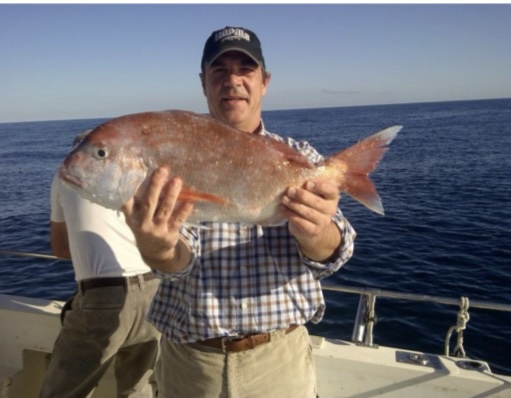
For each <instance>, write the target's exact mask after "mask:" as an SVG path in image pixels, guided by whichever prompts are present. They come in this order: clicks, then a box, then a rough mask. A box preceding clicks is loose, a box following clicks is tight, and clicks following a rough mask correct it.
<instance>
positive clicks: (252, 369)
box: [123, 27, 355, 398]
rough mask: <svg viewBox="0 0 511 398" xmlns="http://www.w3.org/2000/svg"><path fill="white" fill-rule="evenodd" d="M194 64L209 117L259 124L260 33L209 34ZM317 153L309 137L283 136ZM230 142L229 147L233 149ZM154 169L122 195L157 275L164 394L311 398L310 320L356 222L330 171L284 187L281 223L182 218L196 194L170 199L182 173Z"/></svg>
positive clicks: (349, 248)
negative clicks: (140, 188)
mask: <svg viewBox="0 0 511 398" xmlns="http://www.w3.org/2000/svg"><path fill="white" fill-rule="evenodd" d="M201 69H202V73H201V74H200V78H201V83H202V89H203V92H204V95H205V96H206V99H207V102H208V107H209V111H210V114H211V116H212V117H214V118H216V119H219V120H222V121H224V122H226V123H228V124H230V125H231V126H234V127H236V128H238V129H239V130H240V134H262V135H266V136H269V137H271V138H274V139H277V140H283V139H282V138H280V137H279V136H276V135H274V134H271V133H269V132H267V131H266V130H265V129H264V126H263V124H262V121H261V102H262V97H263V96H264V95H265V93H266V90H267V88H268V84H269V82H270V78H271V75H270V73H269V72H268V71H267V70H266V66H265V62H264V58H263V54H262V50H261V46H260V42H259V40H258V38H257V36H256V35H255V34H254V33H253V32H251V31H250V30H248V29H244V28H232V27H226V28H224V29H220V30H218V31H215V32H213V33H212V34H211V36H210V37H209V39H208V40H207V41H206V44H205V47H204V52H203V56H202V63H201ZM286 142H287V143H288V144H289V145H290V146H292V147H294V148H296V149H298V150H299V151H300V152H301V153H303V154H304V155H305V156H307V157H308V159H309V160H311V161H312V162H318V161H320V160H321V159H322V157H321V155H319V153H317V152H316V151H315V150H314V149H313V148H312V147H310V146H309V145H308V144H307V143H305V142H302V143H298V142H296V141H294V140H292V139H287V141H286ZM233 150H235V148H233ZM167 176H168V170H166V169H165V168H160V169H158V170H157V171H156V172H155V174H154V175H153V178H152V180H151V183H150V184H149V187H148V189H147V192H146V196H145V197H144V199H142V200H140V201H139V202H137V203H135V202H134V200H131V201H129V202H128V203H127V204H126V205H125V207H124V209H123V210H124V213H125V215H126V220H127V222H128V224H129V225H130V227H131V228H132V230H133V231H134V234H135V237H136V239H137V244H138V247H139V250H140V252H141V254H142V256H143V258H144V260H145V261H146V262H147V264H149V266H150V267H151V268H153V269H154V270H155V272H156V273H157V274H158V276H159V277H160V278H161V279H162V282H161V285H160V288H159V290H158V293H157V294H156V296H155V299H154V301H153V304H152V306H151V310H150V313H149V319H150V321H151V322H152V323H153V324H154V325H155V326H156V327H157V328H158V329H159V330H160V331H161V332H162V334H163V338H162V342H161V350H162V351H161V358H160V361H159V363H158V364H157V369H156V378H157V382H158V388H159V394H160V395H159V396H160V397H164V398H170V397H194V398H198V397H208V398H209V397H237V398H244V397H293V398H299V397H308V398H310V397H315V396H316V375H315V369H314V363H313V359H312V349H311V346H310V341H309V337H308V334H307V329H306V328H305V327H304V326H303V325H304V324H305V323H306V322H308V321H310V320H311V321H313V322H319V321H320V320H321V318H322V316H323V313H324V307H325V304H324V300H323V295H322V291H321V286H320V283H319V279H321V278H323V277H326V276H328V275H331V274H332V273H333V272H335V271H337V270H338V269H339V268H340V267H341V265H343V264H344V263H345V262H346V261H347V260H348V259H349V258H350V257H351V255H352V252H353V240H354V238H355V232H354V231H353V229H352V228H351V226H350V225H349V223H348V222H347V221H346V220H345V219H344V217H343V216H342V214H341V212H340V210H339V209H338V208H337V205H338V200H339V194H338V190H337V188H336V186H335V185H334V184H333V183H331V182H329V181H308V182H307V183H305V184H304V186H302V187H289V188H288V189H287V191H286V193H285V195H283V197H282V208H281V211H282V212H283V213H284V214H285V216H286V218H287V223H286V224H285V225H279V226H271V227H261V226H257V225H240V224H236V223H209V222H208V223H202V224H204V225H203V227H202V228H196V227H190V226H186V225H184V222H185V221H186V219H187V217H188V216H189V215H190V214H191V212H192V211H193V204H192V203H188V202H177V201H176V199H177V197H178V195H179V192H180V189H181V186H182V181H181V179H179V178H173V179H171V180H170V181H169V182H168V183H166V181H167Z"/></svg>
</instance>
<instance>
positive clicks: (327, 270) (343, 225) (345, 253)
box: [301, 209, 357, 280]
mask: <svg viewBox="0 0 511 398" xmlns="http://www.w3.org/2000/svg"><path fill="white" fill-rule="evenodd" d="M332 221H333V222H334V223H335V225H337V228H339V231H341V234H342V241H341V244H340V245H339V247H338V249H337V251H336V253H334V254H333V255H332V256H331V257H330V258H329V259H328V260H326V261H325V262H318V261H313V260H311V259H309V258H307V257H306V256H305V255H303V254H302V255H301V257H302V261H303V263H304V264H305V265H306V266H307V267H308V268H309V269H310V270H311V272H312V274H313V276H314V278H315V279H318V280H319V279H323V278H326V277H328V276H330V275H332V274H333V273H334V272H336V271H338V270H339V268H341V267H342V266H343V265H344V264H345V263H346V262H347V261H348V260H349V259H350V258H351V256H352V255H353V248H354V241H355V237H356V236H357V234H356V232H355V230H354V229H353V227H352V226H351V224H350V223H349V222H348V220H347V219H346V218H344V216H343V215H342V213H341V211H340V210H339V209H337V213H336V214H335V215H334V217H333V218H332Z"/></svg>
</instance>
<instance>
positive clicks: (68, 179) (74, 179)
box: [59, 168, 84, 188]
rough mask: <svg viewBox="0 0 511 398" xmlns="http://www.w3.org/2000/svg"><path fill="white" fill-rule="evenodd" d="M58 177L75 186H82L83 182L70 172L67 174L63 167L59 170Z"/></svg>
mask: <svg viewBox="0 0 511 398" xmlns="http://www.w3.org/2000/svg"><path fill="white" fill-rule="evenodd" d="M59 178H60V179H61V180H63V181H65V182H67V183H68V184H71V185H74V186H75V187H79V188H83V186H84V184H83V182H82V181H81V180H80V179H79V178H77V177H75V176H74V175H72V174H69V173H68V172H67V171H66V170H65V169H64V168H61V169H60V170H59Z"/></svg>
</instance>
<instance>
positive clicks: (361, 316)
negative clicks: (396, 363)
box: [0, 249, 511, 357]
mask: <svg viewBox="0 0 511 398" xmlns="http://www.w3.org/2000/svg"><path fill="white" fill-rule="evenodd" d="M0 254H4V255H10V256H24V257H34V258H43V259H49V260H65V261H69V260H68V259H63V258H59V257H56V256H53V255H50V254H41V253H32V252H23V251H16V250H1V249H0ZM322 287H323V290H325V291H333V292H341V293H352V294H358V295H359V296H360V300H359V303H358V309H357V314H356V318H355V323H354V325H353V332H352V338H351V339H352V341H353V342H354V343H356V344H358V345H362V346H366V347H376V345H375V344H374V342H373V332H374V327H375V325H376V299H377V298H390V299H397V300H410V301H422V302H429V303H437V304H445V305H454V306H458V307H459V310H458V314H457V323H456V326H453V327H451V328H450V329H449V330H448V332H447V335H446V338H445V347H444V348H445V355H446V356H453V355H457V356H461V357H466V355H465V351H464V348H463V330H464V329H465V328H466V324H467V322H468V320H469V312H468V309H469V306H470V307H471V308H480V309H488V310H494V311H505V312H511V305H509V304H500V303H494V302H488V301H480V300H470V301H469V299H468V297H460V298H448V297H441V296H430V295H423V294H414V293H402V292H397V291H390V290H382V289H377V288H363V287H355V286H347V285H333V284H330V283H323V284H322ZM453 332H456V333H457V345H456V347H455V349H454V352H453V353H450V351H449V341H450V338H451V335H452V333H453Z"/></svg>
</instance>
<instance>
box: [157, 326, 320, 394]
mask: <svg viewBox="0 0 511 398" xmlns="http://www.w3.org/2000/svg"><path fill="white" fill-rule="evenodd" d="M155 376H156V381H157V384H158V390H159V392H158V398H216V397H218V398H272V397H275V398H287V397H292V398H315V397H316V372H315V366H314V362H313V357H312V347H311V344H310V339H309V335H308V332H307V329H306V328H305V327H304V326H300V327H298V328H297V329H296V330H294V331H292V332H291V333H289V334H287V335H286V334H285V332H284V331H283V330H280V331H276V332H273V333H272V336H271V341H270V342H269V343H266V344H261V345H259V346H257V347H256V348H254V349H252V350H247V351H242V352H239V353H223V352H222V351H221V350H218V349H215V348H211V347H207V346H204V345H201V344H200V343H194V344H174V343H172V342H170V341H169V340H168V339H165V338H162V342H161V356H160V360H159V361H158V363H157V365H156V370H155Z"/></svg>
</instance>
